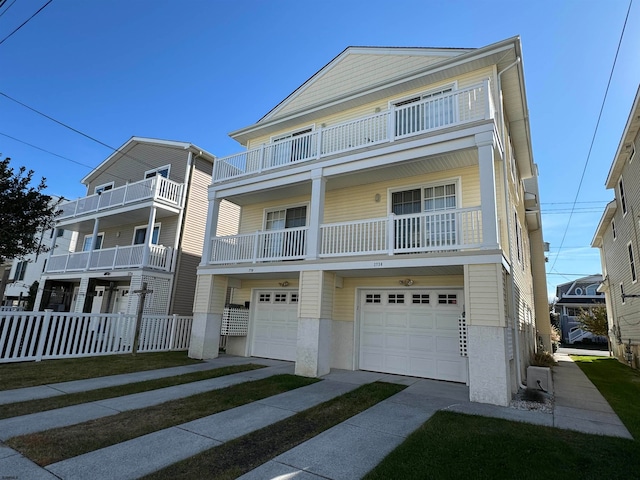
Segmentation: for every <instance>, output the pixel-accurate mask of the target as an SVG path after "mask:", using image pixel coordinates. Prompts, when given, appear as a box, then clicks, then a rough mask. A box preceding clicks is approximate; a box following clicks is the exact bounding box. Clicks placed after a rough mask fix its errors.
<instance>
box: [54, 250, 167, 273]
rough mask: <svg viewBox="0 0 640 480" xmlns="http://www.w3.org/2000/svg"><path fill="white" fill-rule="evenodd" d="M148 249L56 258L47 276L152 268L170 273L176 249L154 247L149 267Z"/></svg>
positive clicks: (95, 251)
mask: <svg viewBox="0 0 640 480" xmlns="http://www.w3.org/2000/svg"><path fill="white" fill-rule="evenodd" d="M145 248H146V245H127V246H124V247H120V246H116V247H113V248H100V249H97V250H92V251H91V252H88V251H87V252H76V253H66V254H63V255H52V256H51V258H50V259H49V261H48V262H47V266H46V270H45V271H46V272H47V273H62V272H76V271H84V270H113V269H117V268H138V267H151V268H155V269H158V270H164V271H167V272H168V271H170V270H171V260H172V254H173V249H172V248H171V247H165V246H163V245H151V249H150V251H149V258H148V261H147V264H146V265H145V264H144V263H145V262H144V251H145Z"/></svg>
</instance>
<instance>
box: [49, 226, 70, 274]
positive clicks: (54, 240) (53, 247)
mask: <svg viewBox="0 0 640 480" xmlns="http://www.w3.org/2000/svg"><path fill="white" fill-rule="evenodd" d="M57 239H58V228H57V227H53V238H52V239H51V245H50V246H49V254H48V255H47V262H46V266H45V271H46V269H47V268H48V267H49V264H50V262H51V257H52V256H53V251H54V250H55V248H56V240H57ZM67 253H69V252H67Z"/></svg>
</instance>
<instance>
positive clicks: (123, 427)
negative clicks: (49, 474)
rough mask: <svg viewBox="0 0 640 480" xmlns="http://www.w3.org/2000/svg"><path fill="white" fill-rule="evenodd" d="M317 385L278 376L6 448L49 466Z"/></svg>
mask: <svg viewBox="0 0 640 480" xmlns="http://www.w3.org/2000/svg"><path fill="white" fill-rule="evenodd" d="M317 381H319V380H317V379H312V378H306V377H298V376H295V375H274V376H272V377H269V378H265V379H262V380H254V381H250V382H245V383H240V384H238V385H233V386H230V387H226V388H223V389H219V390H212V391H210V392H205V393H200V394H196V395H192V396H190V397H186V398H181V399H178V400H172V401H169V402H165V403H162V404H160V405H155V406H151V407H147V408H142V409H138V410H131V411H127V412H122V413H118V414H116V415H111V416H108V417H103V418H98V419H96V420H91V421H89V422H84V423H79V424H76V425H71V426H68V427H61V428H55V429H51V430H46V431H44V432H39V433H33V434H30V435H22V436H19V437H13V438H11V439H9V440H7V441H6V442H5V443H6V444H7V445H8V446H9V447H11V448H13V449H15V450H17V451H19V452H20V453H22V454H23V455H24V456H26V457H27V458H29V459H31V460H33V461H34V462H36V463H37V464H39V465H49V464H51V463H55V462H59V461H62V460H65V459H67V458H71V457H75V456H77V455H81V454H83V453H86V452H91V451H94V450H98V449H100V448H104V447H108V446H109V445H115V444H116V443H121V442H124V441H127V440H130V439H132V438H136V437H139V436H142V435H146V434H147V433H151V432H155V431H158V430H162V429H164V428H169V427H172V426H174V425H179V424H181V423H185V422H189V421H191V420H195V419H197V418H202V417H206V416H208V415H213V414H214V413H218V412H222V411H224V410H228V409H231V408H235V407H238V406H240V405H245V404H248V403H251V402H255V401H258V400H261V399H263V398H266V397H270V396H272V395H277V394H279V393H283V392H286V391H289V390H293V389H294V388H299V387H303V386H305V385H310V384H312V383H315V382H317Z"/></svg>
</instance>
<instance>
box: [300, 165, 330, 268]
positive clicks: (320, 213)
mask: <svg viewBox="0 0 640 480" xmlns="http://www.w3.org/2000/svg"><path fill="white" fill-rule="evenodd" d="M311 182H312V183H311V205H310V206H309V207H310V209H311V211H310V213H309V230H308V231H307V255H306V257H305V258H306V259H308V260H311V259H317V258H318V256H319V254H320V242H321V231H320V225H321V224H322V222H323V219H324V196H325V190H326V185H327V179H326V178H325V177H323V176H322V169H321V168H319V169H317V170H313V171H312V172H311Z"/></svg>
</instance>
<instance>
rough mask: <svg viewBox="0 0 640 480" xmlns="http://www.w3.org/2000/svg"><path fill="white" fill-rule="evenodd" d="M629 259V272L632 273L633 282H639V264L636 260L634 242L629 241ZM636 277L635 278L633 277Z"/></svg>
mask: <svg viewBox="0 0 640 480" xmlns="http://www.w3.org/2000/svg"><path fill="white" fill-rule="evenodd" d="M627 260H628V261H629V273H630V274H631V283H632V284H633V283H637V282H638V265H637V263H638V262H637V261H636V256H635V254H634V253H633V243H631V242H629V243H627ZM632 265H633V268H632ZM634 276H635V277H636V278H633V277H634Z"/></svg>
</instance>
